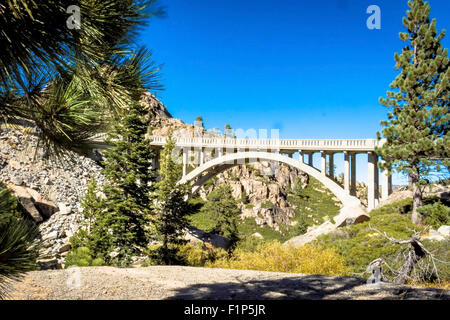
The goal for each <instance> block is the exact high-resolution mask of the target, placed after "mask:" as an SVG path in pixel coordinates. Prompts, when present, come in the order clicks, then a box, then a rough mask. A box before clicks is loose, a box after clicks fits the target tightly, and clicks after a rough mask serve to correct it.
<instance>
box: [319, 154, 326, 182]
mask: <svg viewBox="0 0 450 320" xmlns="http://www.w3.org/2000/svg"><path fill="white" fill-rule="evenodd" d="M320 172H321V173H322V175H323V176H326V175H327V154H326V153H325V152H323V151H320Z"/></svg>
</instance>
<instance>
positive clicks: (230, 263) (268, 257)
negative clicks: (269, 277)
mask: <svg viewBox="0 0 450 320" xmlns="http://www.w3.org/2000/svg"><path fill="white" fill-rule="evenodd" d="M206 266H207V267H212V268H226V269H243V270H260V271H275V272H291V273H308V274H324V275H346V274H348V269H347V267H346V266H345V264H344V259H343V258H342V257H341V256H339V255H338V254H337V253H336V251H334V250H333V249H323V248H321V247H319V246H315V245H311V244H307V245H304V246H300V247H294V246H292V245H282V244H281V243H280V242H278V241H273V242H268V243H265V244H262V245H260V246H258V247H257V248H256V250H255V251H254V252H247V251H243V250H240V249H236V250H235V251H234V252H233V255H232V256H231V257H230V258H226V257H223V258H221V259H217V260H216V261H215V262H212V263H207V264H206Z"/></svg>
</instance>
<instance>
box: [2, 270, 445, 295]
mask: <svg viewBox="0 0 450 320" xmlns="http://www.w3.org/2000/svg"><path fill="white" fill-rule="evenodd" d="M8 299H17V300H24V299H25V300H29V299H32V300H41V299H51V300H54V299H56V300H61V299H63V300H72V299H75V300H80V299H82V300H91V299H99V300H116V299H120V300H123V299H126V300H130V299H131V300H141V299H150V300H161V299H226V300H228V299H231V300H233V299H364V300H365V299H388V300H397V299H444V300H449V299H450V291H449V290H438V289H432V288H412V287H407V286H394V285H391V284H382V285H381V286H376V285H366V283H365V280H364V279H360V278H353V277H330V276H319V275H304V274H291V273H276V272H261V271H249V270H229V269H207V268H193V267H181V266H154V267H146V268H129V269H118V268H113V267H85V268H76V269H67V270H46V271H33V272H29V273H27V274H26V276H25V277H24V278H23V279H22V280H21V281H16V282H12V283H11V291H10V292H9V297H8Z"/></svg>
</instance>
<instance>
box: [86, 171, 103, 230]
mask: <svg viewBox="0 0 450 320" xmlns="http://www.w3.org/2000/svg"><path fill="white" fill-rule="evenodd" d="M97 192H98V189H97V181H95V179H94V177H92V178H91V180H89V182H88V185H87V190H86V194H85V196H84V198H83V199H82V200H81V206H82V208H83V216H84V218H85V219H86V224H87V226H86V227H87V228H86V229H87V230H86V231H87V233H88V234H90V233H91V226H92V223H93V222H94V218H95V214H96V213H97V212H99V211H100V210H101V208H102V203H101V200H100V199H99V198H98V197H97Z"/></svg>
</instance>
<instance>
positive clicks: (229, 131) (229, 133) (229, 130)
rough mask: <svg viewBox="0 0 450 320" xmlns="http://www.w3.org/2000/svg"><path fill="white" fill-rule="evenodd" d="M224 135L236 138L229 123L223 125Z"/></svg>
mask: <svg viewBox="0 0 450 320" xmlns="http://www.w3.org/2000/svg"><path fill="white" fill-rule="evenodd" d="M224 136H225V137H226V138H236V136H235V135H234V131H233V128H231V126H230V125H229V124H226V125H225V129H224Z"/></svg>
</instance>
